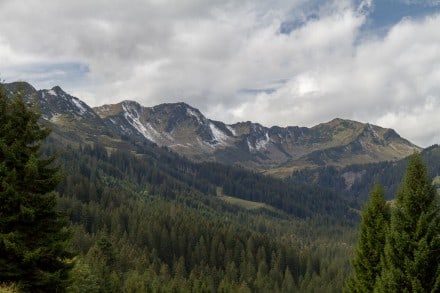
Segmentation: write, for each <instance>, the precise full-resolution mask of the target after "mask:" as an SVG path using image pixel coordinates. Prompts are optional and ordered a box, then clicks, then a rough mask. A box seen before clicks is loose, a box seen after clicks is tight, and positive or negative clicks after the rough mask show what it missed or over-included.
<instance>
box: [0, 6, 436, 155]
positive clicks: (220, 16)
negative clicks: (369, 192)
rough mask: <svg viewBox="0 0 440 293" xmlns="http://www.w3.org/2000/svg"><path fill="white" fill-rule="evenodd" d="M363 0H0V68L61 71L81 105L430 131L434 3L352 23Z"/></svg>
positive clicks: (363, 14)
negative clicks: (407, 14) (422, 10)
mask: <svg viewBox="0 0 440 293" xmlns="http://www.w3.org/2000/svg"><path fill="white" fill-rule="evenodd" d="M376 2H377V1H376ZM426 3H431V4H432V3H434V2H433V1H431V2H429V1H428V2H426ZM375 4H376V3H375V2H373V1H371V0H363V1H358V0H343V1H336V0H335V1H331V0H329V1H318V0H311V1H310V0H309V1H307V0H295V1H285V0H276V1H263V0H258V1H251V0H246V1H233V0H230V1H225V0H212V1H205V0H184V1H170V0H161V1H158V0H150V1H141V0H136V1H130V2H129V3H128V2H126V1H122V0H111V1H103V0H97V1H86V0H77V1H59V0H28V1H13V0H3V1H2V2H1V3H0V64H2V68H1V69H0V74H1V77H2V78H6V80H7V81H12V80H14V79H26V80H29V81H30V82H32V83H34V85H35V86H36V87H49V85H50V84H51V83H52V85H55V83H60V85H61V86H62V87H63V88H65V89H66V90H67V91H69V92H71V93H73V94H74V95H76V96H78V97H80V98H82V99H84V100H85V101H86V102H88V103H90V104H91V105H100V104H103V103H111V102H116V101H119V100H121V99H135V100H137V101H139V102H141V103H142V104H144V105H146V106H152V105H155V104H158V103H162V102H173V101H185V102H187V103H189V104H192V105H193V106H195V107H198V108H200V109H201V110H202V111H203V112H204V113H205V114H206V115H207V116H209V117H210V118H213V119H218V120H224V121H226V122H229V123H233V122H237V121H243V120H253V121H256V122H260V123H262V124H265V125H268V126H270V125H281V126H284V125H307V126H312V125H315V124H317V123H320V122H323V121H327V120H330V119H332V118H334V117H342V118H350V119H357V120H361V121H368V122H372V123H379V124H381V125H383V126H386V127H394V128H396V129H397V130H398V131H399V133H401V134H402V135H404V136H405V137H407V138H409V139H411V140H412V141H414V142H416V143H418V144H421V145H424V146H425V145H429V144H432V143H435V142H438V140H439V136H438V135H436V133H440V126H437V125H440V123H438V122H439V121H438V118H436V117H437V116H436V115H435V112H436V111H438V110H440V105H438V100H439V95H440V88H439V85H438V84H440V83H439V82H438V80H439V78H440V73H439V69H438V68H440V66H439V65H440V64H439V63H440V60H439V58H438V52H440V51H439V49H440V48H439V46H440V39H439V35H438V33H436V32H437V28H438V27H439V25H440V17H439V15H436V14H432V15H431V16H426V15H425V16H424V17H419V15H418V17H417V18H414V19H411V18H406V19H404V20H402V21H400V18H399V20H398V22H396V23H393V24H392V25H391V26H390V27H389V28H388V27H387V30H386V31H385V33H383V34H381V35H376V34H374V32H373V33H371V32H366V31H365V28H366V27H369V24H370V23H371V21H372V19H371V18H370V16H371V15H370V12H371V11H373V10H375V11H376V12H377V9H380V7H381V6H380V5H375ZM431 4H430V5H431ZM389 6H390V5H388V6H386V7H387V9H389ZM432 6H433V5H431V6H430V7H432ZM390 11H391V10H390ZM399 13H400V12H399ZM375 15H376V14H375ZM378 15H380V13H379V14H378ZM18 32H20V33H18ZM409 122H411V123H410V124H409ZM429 125H431V127H428V126H429ZM431 129H432V130H431Z"/></svg>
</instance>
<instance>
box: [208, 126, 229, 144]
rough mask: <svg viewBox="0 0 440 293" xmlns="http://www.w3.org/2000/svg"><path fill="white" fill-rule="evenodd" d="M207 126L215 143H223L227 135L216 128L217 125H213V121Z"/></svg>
mask: <svg viewBox="0 0 440 293" xmlns="http://www.w3.org/2000/svg"><path fill="white" fill-rule="evenodd" d="M209 128H210V129H211V132H212V135H213V136H214V139H215V140H216V141H217V143H219V144H222V145H225V144H226V140H227V139H228V136H227V135H226V134H224V133H223V131H221V130H220V129H218V128H217V126H215V125H214V124H213V123H209Z"/></svg>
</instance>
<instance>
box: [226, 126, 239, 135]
mask: <svg viewBox="0 0 440 293" xmlns="http://www.w3.org/2000/svg"><path fill="white" fill-rule="evenodd" d="M226 128H227V129H228V130H229V131H230V132H231V133H232V135H233V136H236V135H237V133H236V132H235V130H234V128H232V127H231V126H229V125H226Z"/></svg>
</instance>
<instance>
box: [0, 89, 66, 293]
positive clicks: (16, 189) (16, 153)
mask: <svg viewBox="0 0 440 293" xmlns="http://www.w3.org/2000/svg"><path fill="white" fill-rule="evenodd" d="M38 119H39V115H38V114H37V113H36V111H34V110H33V109H32V108H31V107H30V106H29V105H27V104H26V103H25V101H24V99H23V97H21V96H19V95H16V96H14V97H13V98H9V97H7V96H6V94H5V92H4V91H3V89H2V88H1V85H0V283H15V284H17V286H18V288H19V289H20V291H23V292H63V291H64V288H65V287H66V285H67V280H68V272H69V270H70V268H71V264H69V259H70V258H71V257H72V254H71V253H70V252H69V250H68V241H69V239H70V234H71V233H70V231H69V229H68V228H67V222H66V220H65V218H64V217H62V215H61V214H60V213H59V212H57V211H56V209H55V207H56V194H55V193H54V192H53V191H54V189H55V187H56V186H57V184H58V183H59V181H60V179H61V175H60V172H59V168H58V167H56V166H53V164H54V157H48V158H42V156H41V151H40V147H41V144H42V142H43V140H44V139H45V138H46V137H47V135H48V134H49V130H47V129H46V128H44V127H42V126H41V125H40V124H39V122H38Z"/></svg>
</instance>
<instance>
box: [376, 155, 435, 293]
mask: <svg viewBox="0 0 440 293" xmlns="http://www.w3.org/2000/svg"><path fill="white" fill-rule="evenodd" d="M383 266H384V267H383V271H382V275H381V278H380V281H379V283H378V286H377V287H376V289H375V291H376V292H440V286H439V285H440V284H439V282H440V280H439V278H440V277H439V273H440V210H439V198H438V195H437V193H436V191H435V190H434V188H433V186H432V184H431V179H430V177H429V176H428V173H427V169H426V166H425V164H424V163H423V161H422V158H421V156H420V155H419V154H414V155H412V156H411V157H410V159H409V163H408V166H407V170H406V174H405V176H404V179H403V182H402V185H401V187H400V189H399V191H398V194H397V200H396V203H395V206H394V207H393V208H392V214H391V222H390V229H389V233H388V234H387V239H386V244H385V257H384V261H383Z"/></svg>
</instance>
